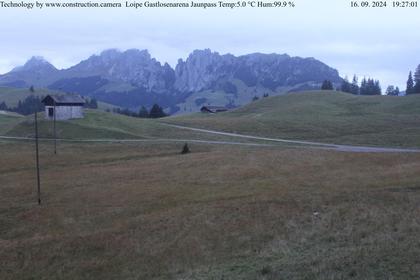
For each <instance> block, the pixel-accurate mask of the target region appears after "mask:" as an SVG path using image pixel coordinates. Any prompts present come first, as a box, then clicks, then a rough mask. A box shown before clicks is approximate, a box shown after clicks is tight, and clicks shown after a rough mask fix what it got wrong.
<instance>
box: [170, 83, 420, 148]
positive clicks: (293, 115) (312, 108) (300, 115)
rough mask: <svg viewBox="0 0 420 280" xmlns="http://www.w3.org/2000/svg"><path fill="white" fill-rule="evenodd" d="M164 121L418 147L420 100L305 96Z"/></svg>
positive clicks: (334, 94) (340, 141) (292, 136)
mask: <svg viewBox="0 0 420 280" xmlns="http://www.w3.org/2000/svg"><path fill="white" fill-rule="evenodd" d="M166 121H168V122H171V123H175V124H180V125H187V126H192V127H199V128H208V129H215V130H223V131H227V132H237V133H242V134H251V135H258V136H269V137H276V138H285V139H301V140H312V141H320V142H328V143H335V144H362V145H381V146H404V147H418V146H420V96H415V95H414V96H407V97H393V96H354V95H350V94H345V93H339V92H320V91H318V92H315V91H311V92H304V93H300V94H288V95H284V96H276V97H270V98H264V99H262V100H259V101H256V102H253V103H251V104H249V105H247V106H244V107H242V108H239V109H236V110H232V111H230V112H226V113H221V114H217V115H208V114H201V113H198V114H193V115H189V116H178V117H172V118H168V119H166Z"/></svg>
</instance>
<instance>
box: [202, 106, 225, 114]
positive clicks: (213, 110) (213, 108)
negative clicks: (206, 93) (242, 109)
mask: <svg viewBox="0 0 420 280" xmlns="http://www.w3.org/2000/svg"><path fill="white" fill-rule="evenodd" d="M227 110H228V109H227V108H226V107H222V106H203V107H201V110H200V111H201V112H202V113H212V114H215V113H221V112H226V111H227Z"/></svg>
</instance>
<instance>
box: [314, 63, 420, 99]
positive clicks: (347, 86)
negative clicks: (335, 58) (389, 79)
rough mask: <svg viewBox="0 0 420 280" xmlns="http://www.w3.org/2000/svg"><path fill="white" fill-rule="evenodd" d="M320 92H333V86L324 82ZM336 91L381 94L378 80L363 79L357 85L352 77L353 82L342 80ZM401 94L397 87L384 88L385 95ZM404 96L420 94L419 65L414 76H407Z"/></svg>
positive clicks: (326, 81) (355, 79)
mask: <svg viewBox="0 0 420 280" xmlns="http://www.w3.org/2000/svg"><path fill="white" fill-rule="evenodd" d="M321 89H322V90H334V85H333V83H332V82H331V81H329V80H325V81H324V82H323V83H322V85H321ZM336 90H339V91H343V92H347V93H351V94H355V95H380V94H382V89H381V85H380V83H379V81H378V80H375V79H371V78H368V79H366V78H363V80H362V81H361V83H360V85H359V81H358V77H357V76H356V75H354V76H353V80H352V81H351V82H350V81H349V80H348V78H347V77H346V78H344V80H343V82H342V83H341V86H340V87H339V88H337V89H336ZM400 93H401V91H400V89H399V87H397V86H393V85H389V86H388V87H387V88H386V91H385V94H386V95H394V96H399V95H400ZM405 93H406V94H420V65H418V66H417V68H416V70H415V71H414V74H413V72H412V71H410V72H409V74H408V80H407V87H406V90H405Z"/></svg>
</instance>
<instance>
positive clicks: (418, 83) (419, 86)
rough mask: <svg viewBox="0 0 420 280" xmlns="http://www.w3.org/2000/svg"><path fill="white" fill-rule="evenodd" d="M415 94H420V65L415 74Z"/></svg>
mask: <svg viewBox="0 0 420 280" xmlns="http://www.w3.org/2000/svg"><path fill="white" fill-rule="evenodd" d="M413 93H420V65H418V66H417V68H416V72H414V89H413Z"/></svg>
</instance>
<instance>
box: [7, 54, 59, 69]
mask: <svg viewBox="0 0 420 280" xmlns="http://www.w3.org/2000/svg"><path fill="white" fill-rule="evenodd" d="M22 71H32V72H52V71H58V70H57V68H55V67H54V65H52V64H51V63H49V62H48V61H47V60H46V59H45V58H43V57H42V56H33V57H31V58H30V59H29V60H28V61H27V62H26V63H25V64H24V65H23V66H19V67H16V68H14V69H13V70H12V72H22Z"/></svg>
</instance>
